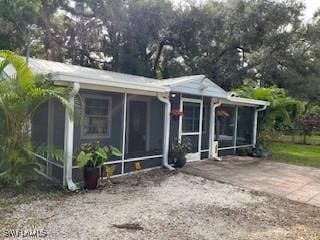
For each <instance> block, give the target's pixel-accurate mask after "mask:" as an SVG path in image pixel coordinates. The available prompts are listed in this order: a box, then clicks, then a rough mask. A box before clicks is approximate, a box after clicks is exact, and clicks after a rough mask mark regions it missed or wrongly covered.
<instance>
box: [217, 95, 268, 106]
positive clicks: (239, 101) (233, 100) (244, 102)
mask: <svg viewBox="0 0 320 240" xmlns="http://www.w3.org/2000/svg"><path fill="white" fill-rule="evenodd" d="M221 101H222V103H223V104H233V105H241V106H251V107H255V106H259V105H260V106H269V105H270V102H267V101H261V100H256V99H251V98H241V97H228V98H227V99H221Z"/></svg>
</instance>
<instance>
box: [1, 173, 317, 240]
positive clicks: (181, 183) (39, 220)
mask: <svg viewBox="0 0 320 240" xmlns="http://www.w3.org/2000/svg"><path fill="white" fill-rule="evenodd" d="M113 181H114V184H113V185H112V186H111V187H110V186H109V187H104V188H103V189H100V190H96V191H91V192H81V193H78V194H63V196H62V197H61V196H60V197H54V196H53V197H52V196H51V197H45V198H40V199H38V200H37V199H36V200H32V201H30V202H24V203H19V204H16V205H14V206H13V208H10V209H11V211H3V209H2V211H3V212H4V214H3V213H2V216H1V218H0V220H1V221H0V230H1V233H2V235H3V233H5V232H6V230H8V229H26V230H29V229H36V230H44V231H45V232H46V234H47V239H117V240H118V239H121V240H122V239H147V240H150V239H179V240H183V239H195V240H200V239H210V240H211V239H272V240H273V239H320V208H317V207H313V206H310V205H305V204H301V203H296V202H293V201H290V200H286V199H282V198H279V197H273V196H269V195H265V194H260V193H257V192H250V191H248V190H245V189H242V188H239V187H235V186H232V185H228V184H222V183H217V182H214V181H211V180H207V179H204V178H201V177H195V176H192V175H188V174H184V173H181V172H178V171H176V172H170V173H169V172H167V171H164V170H153V171H150V172H148V173H141V174H138V175H130V176H127V177H122V178H118V179H114V180H113ZM0 196H1V195H0ZM4 198H5V197H4ZM13 200H14V199H13V198H10V199H5V201H9V202H10V201H13ZM2 201H4V199H2ZM0 206H1V205H0ZM8 239H12V238H8ZM32 239H34V238H32Z"/></svg>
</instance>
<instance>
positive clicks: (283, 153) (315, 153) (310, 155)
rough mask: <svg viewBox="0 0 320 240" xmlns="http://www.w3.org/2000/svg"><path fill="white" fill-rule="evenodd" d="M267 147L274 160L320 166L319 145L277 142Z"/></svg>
mask: <svg viewBox="0 0 320 240" xmlns="http://www.w3.org/2000/svg"><path fill="white" fill-rule="evenodd" d="M267 148H268V150H269V152H270V158H271V159H272V160H277V161H283V162H286V163H292V164H299V165H305V166H311V167H318V168H320V147H319V146H313V145H302V144H292V143H281V142H276V143H270V144H268V146H267Z"/></svg>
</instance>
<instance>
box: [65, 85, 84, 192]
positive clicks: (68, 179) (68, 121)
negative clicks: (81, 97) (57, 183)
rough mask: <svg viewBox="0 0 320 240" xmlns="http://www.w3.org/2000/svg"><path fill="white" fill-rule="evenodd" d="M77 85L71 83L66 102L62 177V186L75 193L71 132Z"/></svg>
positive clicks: (78, 87)
mask: <svg viewBox="0 0 320 240" xmlns="http://www.w3.org/2000/svg"><path fill="white" fill-rule="evenodd" d="M79 89H80V85H79V83H73V89H72V90H71V92H70V94H69V97H68V102H69V105H70V108H66V109H65V127H64V153H65V163H64V175H63V185H64V186H67V187H68V189H69V190H70V191H75V190H77V189H78V187H77V186H76V185H75V184H74V182H73V181H72V159H73V132H74V116H73V113H74V96H75V95H76V94H77V93H78V92H79Z"/></svg>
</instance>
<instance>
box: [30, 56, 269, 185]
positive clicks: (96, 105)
mask: <svg viewBox="0 0 320 240" xmlns="http://www.w3.org/2000/svg"><path fill="white" fill-rule="evenodd" d="M29 66H30V67H31V69H32V70H33V71H34V72H36V73H41V74H51V75H52V79H53V81H54V83H55V84H56V85H62V86H69V87H70V89H71V90H70V93H69V98H68V99H69V101H70V103H71V105H72V106H73V107H75V108H76V109H75V110H77V108H78V110H79V111H75V112H80V113H81V114H80V116H77V114H76V116H75V117H74V118H73V117H70V116H69V115H70V111H69V110H67V109H64V107H63V106H62V105H60V104H58V103H57V102H54V101H51V102H49V103H48V104H46V105H44V106H43V107H42V108H41V111H40V112H39V113H38V114H37V115H36V117H35V118H34V120H33V122H32V137H33V139H34V141H36V142H38V143H39V144H40V143H44V142H45V143H48V144H49V145H50V144H52V145H58V146H61V147H63V148H64V151H65V156H66V162H65V163H64V164H63V163H60V162H56V161H54V160H50V159H47V158H45V157H43V156H41V159H42V160H43V161H44V162H43V166H44V168H43V173H44V174H46V175H47V176H48V177H50V178H54V179H58V180H59V181H61V182H63V184H64V185H66V186H68V188H69V189H73V188H74V187H75V186H74V182H76V181H78V180H79V179H80V178H81V171H79V169H77V168H78V167H77V166H76V165H75V164H73V162H74V161H73V155H74V154H75V152H77V150H78V149H79V147H80V145H81V144H82V143H87V142H92V141H99V142H100V143H101V145H103V144H108V145H109V144H111V145H113V146H115V147H117V148H118V149H120V150H121V152H122V153H123V154H122V157H120V158H113V159H111V160H110V161H109V162H107V163H106V164H111V165H114V166H115V172H114V175H122V174H126V173H129V172H132V171H135V170H140V169H145V168H152V167H157V166H163V167H166V168H169V169H171V168H172V167H171V166H170V157H168V153H169V150H170V146H171V144H172V143H174V141H176V140H177V139H182V138H186V137H188V138H189V139H190V141H191V143H192V150H191V152H190V153H188V154H187V161H197V160H201V159H204V158H210V159H217V160H220V158H219V157H218V155H219V156H220V155H225V154H234V153H235V151H236V149H238V148H242V147H253V146H255V144H256V135H257V115H258V112H259V111H262V110H265V109H266V107H267V106H268V104H269V103H268V102H264V101H258V100H252V99H244V98H239V97H236V96H234V95H233V94H231V93H229V92H226V91H224V90H223V89H222V88H220V87H219V86H217V85H216V84H215V83H213V82H212V81H211V80H209V79H207V78H206V77H205V76H203V75H195V76H184V77H178V78H171V79H165V80H157V79H151V78H146V77H140V76H134V75H127V74H121V73H116V72H109V71H103V70H96V69H91V68H85V67H80V66H73V65H67V64H63V63H58V62H52V61H46V60H39V59H29ZM78 115H79V114H78Z"/></svg>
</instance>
